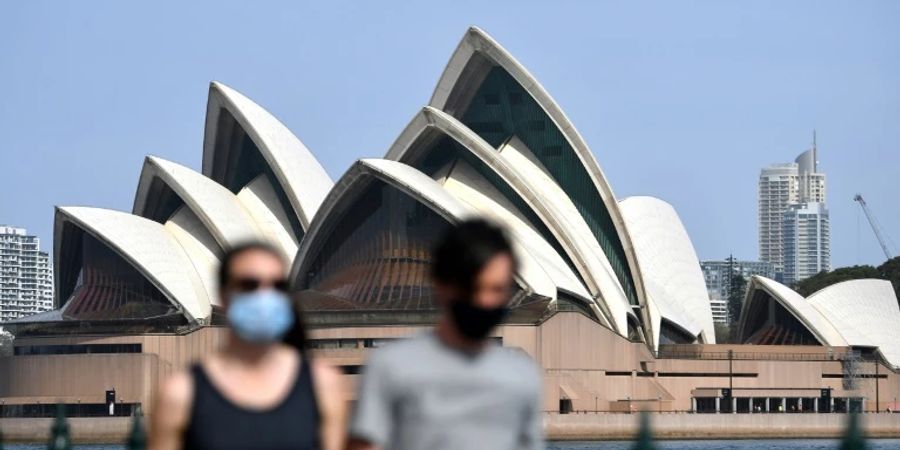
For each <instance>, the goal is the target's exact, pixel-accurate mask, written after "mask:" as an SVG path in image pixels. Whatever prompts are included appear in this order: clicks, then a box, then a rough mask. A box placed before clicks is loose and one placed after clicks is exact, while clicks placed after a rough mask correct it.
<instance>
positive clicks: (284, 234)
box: [0, 28, 900, 417]
mask: <svg viewBox="0 0 900 450" xmlns="http://www.w3.org/2000/svg"><path fill="white" fill-rule="evenodd" d="M605 151H610V150H604V151H601V152H598V153H596V155H599V156H600V157H602V156H603V154H604V152H605ZM472 216H487V217H489V218H490V219H492V220H494V221H496V222H498V223H500V224H502V225H504V226H505V227H506V228H507V229H508V230H509V233H510V236H511V238H512V240H513V242H514V246H515V250H516V252H517V254H518V256H519V258H520V260H521V264H520V267H519V270H518V273H517V274H516V289H515V292H514V297H513V300H512V302H513V303H512V307H513V312H512V314H511V315H510V317H509V320H508V322H507V323H506V324H504V326H502V327H501V328H500V329H498V330H497V332H496V336H495V338H496V340H497V341H498V342H499V343H501V344H502V345H503V346H506V347H511V348H517V349H520V350H521V351H524V352H525V353H527V354H528V355H530V356H531V357H532V358H534V359H535V360H536V361H537V362H538V364H539V365H540V366H541V367H542V368H543V371H544V378H545V383H544V392H543V396H544V399H545V400H544V401H545V407H544V409H545V410H546V411H548V412H558V413H567V412H571V411H631V410H634V409H639V408H648V409H652V410H661V411H696V412H761V411H775V410H777V409H778V408H782V409H784V410H802V411H820V412H823V411H846V410H848V409H852V408H862V409H866V410H874V409H884V408H886V407H888V405H889V404H891V402H893V403H894V404H893V408H894V409H896V408H897V406H898V405H896V399H895V398H896V396H897V395H898V393H900V377H898V375H897V373H896V370H897V369H898V364H900V348H898V344H900V336H898V326H900V311H898V308H897V300H896V298H895V297H894V294H893V291H892V290H891V289H890V287H889V285H886V283H887V282H876V281H860V282H848V283H842V284H841V285H837V286H834V287H832V288H829V289H826V290H824V291H822V292H821V293H818V294H816V295H813V296H812V297H810V298H808V299H802V298H800V296H799V295H797V294H796V293H793V291H791V290H790V289H789V288H787V287H785V286H781V285H778V284H777V283H774V282H772V281H770V280H764V279H754V280H753V283H751V289H750V292H749V294H748V298H747V301H746V304H745V309H744V319H745V320H744V321H743V322H742V324H741V329H740V330H741V331H740V333H741V336H742V339H744V341H745V342H746V343H747V344H748V345H716V342H715V331H714V329H713V322H712V313H711V311H710V303H709V298H708V294H707V291H706V288H705V284H704V280H703V276H702V274H701V272H700V267H699V263H698V259H697V255H696V253H695V251H694V248H693V245H692V244H691V241H690V238H689V236H688V234H687V232H686V231H685V229H684V226H683V225H682V223H681V220H680V219H679V218H678V215H677V213H676V212H675V209H674V208H673V207H672V206H671V205H669V204H667V203H665V202H664V201H662V200H659V199H656V198H652V197H633V198H627V199H622V200H620V199H617V198H616V197H615V195H614V194H613V191H612V189H611V187H610V186H609V183H608V182H607V179H606V177H605V175H604V174H603V171H602V170H601V169H600V165H599V164H598V162H597V159H596V158H595V153H594V152H592V151H591V150H590V149H589V148H588V146H587V144H586V143H585V141H584V139H582V137H581V136H580V135H579V134H578V132H577V131H576V129H575V127H574V125H573V124H572V123H571V122H570V121H569V119H568V118H567V117H566V115H565V114H564V113H563V112H562V110H561V109H560V107H559V106H558V105H557V104H556V103H555V102H554V100H553V99H552V98H551V97H550V95H549V94H548V93H547V92H546V91H545V90H544V88H543V87H542V86H541V85H540V83H538V82H537V80H535V79H534V78H533V77H532V76H531V74H530V73H529V72H528V71H527V70H526V69H525V68H524V67H523V66H522V65H521V64H520V63H519V62H518V61H516V60H515V59H514V58H513V57H512V56H511V55H510V54H509V53H508V52H507V51H506V50H505V49H503V48H502V47H501V46H500V45H499V44H498V43H497V42H495V41H494V40H493V39H492V38H491V37H489V36H488V35H486V34H485V33H484V32H482V31H481V30H479V29H476V28H472V29H470V30H468V31H467V32H466V34H465V36H464V37H463V39H462V41H461V43H460V44H459V46H458V48H457V49H456V51H455V52H454V53H453V55H452V56H451V58H450V61H449V63H448V64H447V67H446V69H445V70H444V73H443V74H442V75H441V77H440V79H439V80H438V83H437V87H436V88H435V91H434V94H433V96H432V97H431V100H430V102H429V103H428V105H427V106H425V107H424V108H423V109H422V110H421V111H419V112H418V113H417V114H416V115H415V116H414V117H413V118H412V119H411V121H410V122H409V124H408V125H407V126H406V128H405V129H403V130H402V131H401V132H400V134H399V136H398V138H397V140H396V141H395V142H394V143H393V144H392V145H391V146H390V148H389V149H387V151H386V155H385V157H384V158H383V159H363V160H360V161H357V162H356V163H355V164H353V165H352V166H351V167H350V168H349V169H348V170H347V171H346V173H344V175H343V176H341V178H340V179H339V180H337V181H336V182H335V181H333V180H332V179H331V178H330V177H329V176H328V175H327V174H326V173H325V171H324V169H323V168H322V166H321V165H320V164H319V163H318V161H317V160H316V159H315V157H314V156H313V153H312V152H310V150H309V149H307V148H306V147H305V146H304V145H303V143H301V142H300V140H299V139H297V137H295V136H294V135H293V134H292V133H291V132H290V131H289V130H288V129H287V128H286V127H285V126H284V125H283V124H281V123H280V122H279V121H278V120H277V119H276V118H274V117H273V116H272V115H270V114H269V113H268V112H266V111H265V110H264V109H263V108H261V107H260V106H258V105H256V104H255V103H253V102H252V101H250V100H249V99H247V98H246V97H244V96H243V95H241V94H240V93H238V92H236V91H234V90H232V89H230V88H228V87H226V86H224V85H222V84H219V83H212V84H211V86H210V89H209V100H208V108H207V112H206V124H205V136H204V143H203V165H202V171H201V172H199V173H198V172H196V171H194V170H192V169H191V168H188V167H185V166H182V165H179V164H177V163H174V162H170V161H165V160H163V159H160V158H156V157H152V156H151V157H147V158H146V159H145V161H144V166H143V170H142V172H141V176H140V179H139V180H138V182H137V192H136V195H135V200H134V207H133V209H132V211H131V212H130V213H127V212H121V211H111V210H105V209H99V208H89V207H59V208H57V210H56V218H55V230H54V265H55V267H54V270H55V274H56V280H57V285H56V299H55V301H56V305H55V306H56V308H57V309H56V310H54V311H52V312H49V313H44V314H39V315H36V316H32V317H28V318H24V319H21V320H16V321H13V322H9V323H4V324H2V325H3V326H4V327H5V328H6V329H8V330H10V331H12V332H13V333H14V334H15V335H16V336H17V339H16V341H15V348H14V351H15V354H14V356H11V357H4V358H0V417H35V416H41V415H46V414H48V413H49V411H50V410H51V409H50V407H49V405H52V404H54V403H56V402H57V401H61V402H63V403H65V404H66V405H67V408H68V409H69V413H70V414H71V415H102V414H105V411H106V409H105V405H104V403H105V398H106V397H105V394H106V392H107V391H110V390H114V391H115V398H116V401H117V402H118V403H119V404H120V407H119V408H117V410H116V411H117V414H128V413H130V412H131V411H132V409H133V408H134V407H135V406H137V405H143V407H144V410H145V411H146V412H148V413H150V414H152V412H153V411H152V410H151V409H150V404H149V400H150V398H151V397H152V396H153V394H154V393H155V391H156V389H157V385H158V383H159V381H160V380H161V379H162V378H163V377H165V376H166V375H167V374H169V373H171V372H172V371H173V370H175V369H177V368H180V367H184V366H185V365H186V364H188V363H190V362H191V361H194V360H196V359H197V358H199V357H201V356H203V355H204V354H206V353H208V352H210V351H212V350H213V349H215V348H216V346H217V345H219V343H220V342H221V340H222V338H223V336H224V333H223V328H222V326H221V325H222V323H223V314H222V313H223V311H222V310H221V306H220V305H219V304H218V303H217V293H216V284H215V279H214V274H215V270H216V267H217V264H218V262H219V257H220V255H222V253H223V251H224V249H226V248H228V247H230V246H232V245H234V244H236V243H239V242H241V241H244V240H247V239H262V240H266V241H269V242H272V243H273V244H274V245H276V246H277V247H278V248H280V249H281V250H283V251H284V253H285V254H286V255H288V257H289V259H290V260H291V272H290V277H291V282H292V284H293V287H294V289H295V290H296V291H297V293H298V301H299V303H300V305H301V306H302V307H303V309H304V310H305V312H306V315H307V316H308V320H309V322H310V325H311V327H312V329H313V331H312V341H311V346H312V348H313V349H314V350H315V351H316V352H318V353H319V354H321V355H322V356H325V357H328V358H330V359H331V360H332V361H334V363H335V364H337V365H339V366H341V368H342V369H343V371H344V373H345V374H346V376H347V377H348V379H350V380H351V381H352V382H351V383H349V384H350V386H351V387H352V385H353V382H355V380H356V378H357V377H358V376H359V373H360V371H361V368H362V367H363V366H364V364H365V357H366V353H367V352H368V351H370V350H371V349H372V348H376V347H379V346H381V345H383V344H385V343H387V342H390V341H391V340H394V339H399V338H403V337H404V336H408V335H410V334H412V333H417V332H421V331H422V330H424V329H425V328H426V327H427V326H428V325H429V324H431V323H432V322H433V320H434V318H435V315H436V312H437V311H436V306H435V303H434V300H433V298H432V293H431V288H430V284H429V280H428V268H429V265H430V249H431V246H432V245H433V243H434V242H435V239H436V238H437V237H438V236H439V235H440V234H441V232H442V230H444V229H445V228H446V227H447V226H449V225H450V224H453V223H455V222H458V221H460V220H464V219H466V218H467V217H472Z"/></svg>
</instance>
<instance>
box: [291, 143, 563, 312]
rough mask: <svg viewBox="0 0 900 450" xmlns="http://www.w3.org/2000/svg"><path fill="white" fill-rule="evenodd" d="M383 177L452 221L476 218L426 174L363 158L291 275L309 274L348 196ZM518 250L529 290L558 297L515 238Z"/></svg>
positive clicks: (331, 200)
mask: <svg viewBox="0 0 900 450" xmlns="http://www.w3.org/2000/svg"><path fill="white" fill-rule="evenodd" d="M371 178H375V179H378V180H381V181H383V182H385V183H387V184H389V185H391V186H393V187H394V188H396V189H399V190H400V191H402V192H404V193H406V194H407V195H409V196H410V197H412V198H415V199H416V201H418V202H421V203H422V204H425V205H427V206H428V208H429V209H431V210H432V211H435V212H436V213H438V214H439V215H441V216H442V217H444V219H446V220H447V221H449V222H450V223H456V222H459V221H462V220H466V219H469V218H474V217H476V211H475V210H474V209H472V208H471V207H470V206H468V205H466V204H464V203H462V202H460V201H459V200H457V199H456V198H454V197H453V196H452V195H451V194H450V193H449V192H448V191H447V190H445V189H444V188H443V187H442V186H441V185H440V184H438V183H437V182H436V181H434V180H433V179H431V178H429V177H428V176H426V175H425V174H423V173H421V172H419V171H418V170H416V169H413V168H412V167H410V166H407V165H405V164H402V163H398V162H395V161H389V160H382V159H364V160H360V161H357V163H356V164H354V166H353V167H352V168H351V169H350V170H348V171H347V173H346V174H345V175H344V176H343V177H341V179H340V180H339V181H338V183H337V185H336V188H335V190H334V191H333V192H332V194H331V195H329V197H328V198H327V199H326V201H325V202H324V203H323V205H322V208H323V209H322V212H321V213H320V215H317V216H316V219H315V220H314V221H313V224H312V225H311V227H310V231H309V233H308V235H307V238H306V239H304V241H303V244H302V245H301V247H300V250H299V252H298V254H297V259H296V260H297V261H298V262H300V263H299V264H296V265H295V266H294V270H293V271H292V272H291V278H292V279H294V280H297V279H298V278H299V277H300V275H301V274H303V273H306V271H307V269H308V266H309V264H310V263H311V262H312V261H311V253H312V252H314V251H317V249H316V245H317V244H318V242H317V239H318V238H319V236H318V235H319V233H321V232H322V231H323V229H326V228H327V227H329V226H330V224H333V223H334V221H335V220H337V218H339V217H341V215H343V214H344V212H345V211H343V210H342V209H341V208H346V207H348V206H350V205H352V202H348V200H347V199H346V198H344V197H345V196H348V195H349V194H352V193H354V192H359V189H362V188H361V187H359V186H357V185H361V184H363V183H365V182H366V181H367V179H371ZM513 245H514V246H515V251H516V253H517V256H518V257H519V260H520V261H519V263H520V267H519V273H518V274H517V277H516V278H517V280H518V282H519V283H520V284H521V285H522V286H523V288H525V289H526V290H527V291H530V292H532V293H534V294H537V295H539V296H542V297H546V298H548V299H555V298H556V285H555V284H554V283H553V281H552V280H551V279H550V278H549V277H548V275H547V274H546V273H545V272H543V269H542V267H541V266H540V264H539V263H537V261H535V260H534V258H533V257H532V256H531V254H530V253H529V252H528V250H527V249H526V248H525V246H524V245H523V243H522V242H518V241H516V240H514V241H513Z"/></svg>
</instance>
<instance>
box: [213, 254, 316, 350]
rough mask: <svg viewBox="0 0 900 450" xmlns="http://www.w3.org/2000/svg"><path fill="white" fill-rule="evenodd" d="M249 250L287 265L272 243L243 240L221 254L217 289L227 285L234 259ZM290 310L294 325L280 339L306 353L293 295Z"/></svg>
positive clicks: (303, 328)
mask: <svg viewBox="0 0 900 450" xmlns="http://www.w3.org/2000/svg"><path fill="white" fill-rule="evenodd" d="M249 251H261V252H265V253H268V254H270V255H273V256H275V257H277V258H278V259H279V260H281V262H282V263H283V264H284V265H285V266H287V264H288V263H287V261H286V260H285V259H284V255H283V254H282V253H281V251H279V250H278V249H277V248H275V247H274V246H273V245H271V244H269V243H266V242H262V241H250V242H245V243H243V244H238V245H235V246H234V247H231V248H229V249H227V250H226V251H225V254H224V255H222V261H221V263H220V264H219V278H218V281H219V289H220V290H221V289H225V287H226V286H227V285H228V282H229V281H231V265H232V263H233V262H234V260H235V259H236V258H237V257H238V256H240V255H241V254H242V253H246V252H249ZM291 306H292V308H291V310H292V311H293V314H294V326H293V327H291V329H290V331H288V332H287V334H285V335H284V338H282V341H283V342H284V343H285V344H288V345H290V346H292V347H294V348H296V349H297V351H299V352H300V354H305V353H306V346H307V343H308V341H307V336H306V324H305V322H304V318H303V310H302V309H301V308H300V303H299V302H298V301H297V300H296V298H295V296H293V295H292V296H291Z"/></svg>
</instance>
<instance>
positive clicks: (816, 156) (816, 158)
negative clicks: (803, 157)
mask: <svg viewBox="0 0 900 450" xmlns="http://www.w3.org/2000/svg"><path fill="white" fill-rule="evenodd" d="M812 150H813V172H818V171H819V150H818V149H817V148H816V129H815V128H813V148H812Z"/></svg>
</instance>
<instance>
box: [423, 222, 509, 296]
mask: <svg viewBox="0 0 900 450" xmlns="http://www.w3.org/2000/svg"><path fill="white" fill-rule="evenodd" d="M504 253H505V254H507V255H509V257H510V258H512V260H513V271H515V268H516V266H517V262H516V257H515V253H513V249H512V244H511V243H510V241H509V238H507V237H506V233H505V232H504V231H503V230H502V229H501V228H500V227H498V226H496V225H493V224H491V223H489V222H488V221H486V220H483V219H472V220H467V221H464V222H461V223H459V224H457V225H456V226H454V227H451V228H450V229H449V230H448V231H447V232H446V233H445V234H444V236H443V237H442V238H441V240H440V241H438V244H437V246H435V247H434V250H433V251H432V257H433V259H434V263H433V264H432V266H431V276H432V277H433V278H434V280H435V281H438V282H440V283H444V284H448V285H451V286H455V287H458V288H460V289H462V290H463V292H465V293H471V292H472V290H473V289H474V287H475V286H474V285H475V280H476V279H477V278H478V274H479V273H480V272H481V270H482V269H483V268H484V266H485V265H486V264H487V263H488V261H490V260H491V258H493V257H495V256H497V255H499V254H504Z"/></svg>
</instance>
